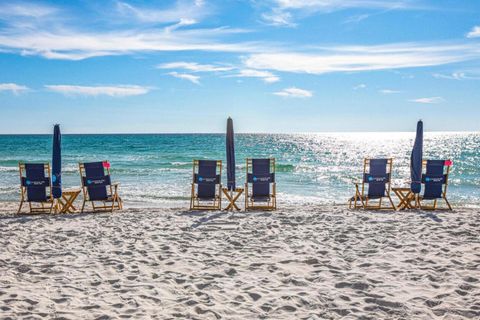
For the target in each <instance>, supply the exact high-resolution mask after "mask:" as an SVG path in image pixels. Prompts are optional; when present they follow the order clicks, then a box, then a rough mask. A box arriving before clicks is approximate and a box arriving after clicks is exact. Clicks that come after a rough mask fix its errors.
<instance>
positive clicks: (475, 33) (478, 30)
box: [467, 26, 480, 38]
mask: <svg viewBox="0 0 480 320" xmlns="http://www.w3.org/2000/svg"><path fill="white" fill-rule="evenodd" d="M478 37H480V26H475V27H473V29H472V30H471V31H470V32H469V33H467V38H478Z"/></svg>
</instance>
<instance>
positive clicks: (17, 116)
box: [0, 0, 480, 134]
mask: <svg viewBox="0 0 480 320" xmlns="http://www.w3.org/2000/svg"><path fill="white" fill-rule="evenodd" d="M228 116H231V117H232V118H233V119H234V123H235V130H236V132H275V133H284V132H285V133H289V132H332V131H333V132H339V131H414V130H415V125H416V121H417V120H418V119H422V120H423V121H424V126H425V130H426V131H480V121H479V118H480V1H472V0H262V1H260V0H221V1H220V0H217V1H210V0H176V1H175V0H173V1H166V0H158V1H140V0H104V1H93V0H91V1H88V0H79V1H28V0H22V1H16V0H11V1H0V134H16V133H49V132H51V130H52V125H53V124H55V123H60V124H61V126H62V131H63V132H64V133H170V132H172V133H173V132H175V133H176V132H179V133H196V132H199V133H204V132H205V133H207V132H223V131H224V130H225V126H226V119H227V117H228Z"/></svg>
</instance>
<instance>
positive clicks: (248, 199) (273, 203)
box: [245, 158, 277, 210]
mask: <svg viewBox="0 0 480 320" xmlns="http://www.w3.org/2000/svg"><path fill="white" fill-rule="evenodd" d="M252 160H253V159H252V158H247V160H246V163H247V165H246V177H245V210H276V209H277V184H276V182H271V183H270V184H271V185H272V188H271V193H270V196H269V199H268V201H267V204H266V205H257V204H255V201H253V197H252V196H253V195H252V194H250V192H249V187H248V186H249V184H251V183H249V182H248V174H249V173H252V171H251V170H252V168H253V165H252ZM270 173H275V158H270Z"/></svg>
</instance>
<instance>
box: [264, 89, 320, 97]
mask: <svg viewBox="0 0 480 320" xmlns="http://www.w3.org/2000/svg"><path fill="white" fill-rule="evenodd" d="M273 94H274V95H277V96H280V97H285V98H311V97H312V96H313V93H312V91H309V90H304V89H299V88H295V87H291V88H286V89H283V90H281V91H277V92H274V93H273Z"/></svg>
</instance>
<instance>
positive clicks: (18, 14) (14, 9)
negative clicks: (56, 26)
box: [0, 1, 58, 21]
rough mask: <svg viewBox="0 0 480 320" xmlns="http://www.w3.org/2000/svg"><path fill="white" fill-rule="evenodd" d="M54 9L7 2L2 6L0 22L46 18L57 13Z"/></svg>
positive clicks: (38, 5) (0, 6)
mask: <svg viewBox="0 0 480 320" xmlns="http://www.w3.org/2000/svg"><path fill="white" fill-rule="evenodd" d="M57 12H58V10H57V9H56V8H54V7H50V6H46V5H40V4H34V3H26V2H25V3H22V2H17V3H15V2H7V1H5V2H4V3H2V4H0V20H7V21H9V20H11V19H13V18H15V19H18V18H22V17H24V18H45V17H46V16H50V15H53V14H55V13H57Z"/></svg>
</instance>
